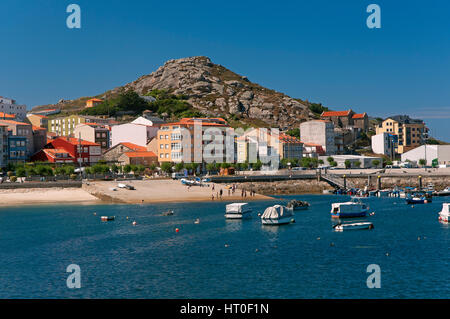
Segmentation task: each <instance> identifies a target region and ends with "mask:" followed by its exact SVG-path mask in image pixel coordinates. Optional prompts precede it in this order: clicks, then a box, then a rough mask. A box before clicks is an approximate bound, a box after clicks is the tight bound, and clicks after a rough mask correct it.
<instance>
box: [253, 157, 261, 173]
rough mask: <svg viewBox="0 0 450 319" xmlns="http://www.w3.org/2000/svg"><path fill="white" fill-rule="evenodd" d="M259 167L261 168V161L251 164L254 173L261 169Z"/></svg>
mask: <svg viewBox="0 0 450 319" xmlns="http://www.w3.org/2000/svg"><path fill="white" fill-rule="evenodd" d="M261 167H262V162H261V160H257V161H256V163H253V164H252V168H253V169H254V170H255V171H259V170H260V169H261Z"/></svg>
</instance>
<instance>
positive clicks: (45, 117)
mask: <svg viewBox="0 0 450 319" xmlns="http://www.w3.org/2000/svg"><path fill="white" fill-rule="evenodd" d="M31 115H35V116H39V117H40V118H43V119H48V116H45V115H41V114H31Z"/></svg>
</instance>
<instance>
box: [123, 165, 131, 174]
mask: <svg viewBox="0 0 450 319" xmlns="http://www.w3.org/2000/svg"><path fill="white" fill-rule="evenodd" d="M123 171H124V173H125V174H130V172H131V165H130V164H127V165H125V166H124V167H123Z"/></svg>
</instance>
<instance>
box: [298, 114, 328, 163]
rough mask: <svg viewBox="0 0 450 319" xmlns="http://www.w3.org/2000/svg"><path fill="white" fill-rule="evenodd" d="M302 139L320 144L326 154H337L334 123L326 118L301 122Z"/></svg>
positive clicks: (304, 141) (309, 142)
mask: <svg viewBox="0 0 450 319" xmlns="http://www.w3.org/2000/svg"><path fill="white" fill-rule="evenodd" d="M300 141H302V142H303V143H305V144H306V143H308V144H316V145H320V146H321V147H322V149H323V150H324V151H325V153H326V155H333V154H336V144H335V143H336V141H335V132H334V124H333V122H331V121H326V120H314V121H308V122H303V123H301V124H300Z"/></svg>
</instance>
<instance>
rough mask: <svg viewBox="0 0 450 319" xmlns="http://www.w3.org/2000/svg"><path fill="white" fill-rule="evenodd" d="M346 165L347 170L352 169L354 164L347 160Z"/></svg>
mask: <svg viewBox="0 0 450 319" xmlns="http://www.w3.org/2000/svg"><path fill="white" fill-rule="evenodd" d="M344 164H345V168H350V167H351V166H352V162H350V160H345V162H344Z"/></svg>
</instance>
